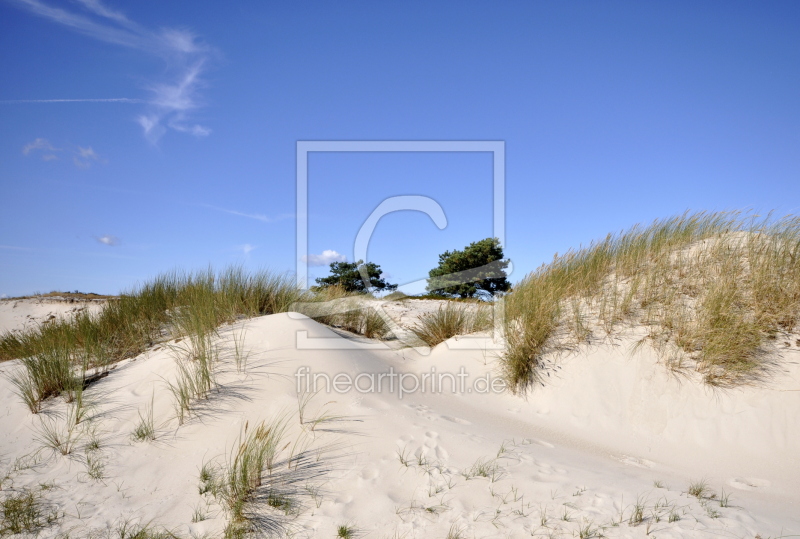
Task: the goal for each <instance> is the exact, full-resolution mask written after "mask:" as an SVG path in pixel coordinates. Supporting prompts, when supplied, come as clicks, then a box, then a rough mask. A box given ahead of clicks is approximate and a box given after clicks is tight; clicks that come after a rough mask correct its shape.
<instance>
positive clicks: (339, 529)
mask: <svg viewBox="0 0 800 539" xmlns="http://www.w3.org/2000/svg"><path fill="white" fill-rule="evenodd" d="M357 531H358V530H357V528H356V527H355V526H353V525H352V524H339V525H338V526H336V537H338V538H339V539H353V538H354V537H356V533H357Z"/></svg>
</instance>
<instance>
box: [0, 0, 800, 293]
mask: <svg viewBox="0 0 800 539" xmlns="http://www.w3.org/2000/svg"><path fill="white" fill-rule="evenodd" d="M496 4H500V5H496ZM798 24H800V4H798V3H797V2H769V3H756V2H674V1H669V2H666V1H665V2H518V3H514V2H505V3H489V2H436V3H431V2H403V3H388V2H382V3H374V2H348V3H332V2H316V3H307V2H285V3H277V2H256V1H243V2H236V3H229V4H222V3H219V2H215V3H212V2H207V1H193V2H180V1H174V2H154V1H149V0H141V1H137V2H127V3H123V2H120V1H112V0H72V1H61V2H58V1H55V0H0V50H2V54H0V72H2V73H3V76H2V77H0V125H2V129H0V182H1V183H0V200H2V204H1V205H0V208H2V209H1V210H0V295H9V296H13V295H20V294H27V293H31V292H34V291H41V292H47V291H50V290H53V289H60V290H74V289H79V290H82V291H93V292H101V293H116V292H119V291H120V290H124V289H126V288H129V287H131V286H132V285H134V284H136V283H137V282H141V281H143V280H146V279H147V278H149V277H152V276H154V275H156V274H158V273H160V272H162V271H166V270H170V269H173V268H181V269H187V270H191V269H202V268H205V267H207V266H208V265H209V264H212V265H214V266H215V267H224V266H226V265H229V264H243V265H245V266H246V267H248V268H252V269H257V268H272V269H274V270H277V271H294V269H295V263H296V260H297V254H296V253H295V152H296V142H297V141H298V140H502V141H505V145H506V146H505V151H506V204H505V207H506V210H505V213H506V241H505V249H506V255H507V256H508V257H510V258H511V259H512V261H513V262H514V267H515V271H514V273H513V274H512V276H511V278H512V280H517V279H519V278H521V277H522V276H523V275H524V274H525V273H527V272H528V271H531V270H533V269H534V268H536V267H537V266H538V265H539V264H541V263H542V262H545V261H547V260H549V259H551V258H552V256H553V254H554V253H556V252H564V251H566V250H567V249H568V248H570V247H576V246H578V245H579V244H581V243H583V244H585V243H588V242H589V241H591V240H592V239H596V238H600V237H603V236H605V234H606V233H608V232H611V231H617V230H620V229H622V228H627V227H629V226H631V225H633V224H635V223H639V222H649V221H652V220H653V219H656V218H660V217H666V216H670V215H674V214H678V213H682V212H684V211H685V210H687V209H691V210H725V209H752V210H754V211H757V212H765V211H769V210H775V211H777V212H778V213H780V214H788V213H795V214H797V213H800V181H798V180H800V99H799V98H798V96H800V32H798V31H797V28H798ZM491 181H492V160H491V156H490V154H483V153H477V154H467V153H448V154H437V155H433V154H390V153H373V154H366V153H365V154H361V153H348V154H335V153H316V154H312V155H311V157H310V160H309V250H310V253H309V254H310V255H315V256H314V257H312V259H311V260H312V262H313V261H317V262H321V261H327V260H331V259H333V258H335V255H331V252H335V253H336V254H337V255H341V256H344V257H347V258H348V259H350V260H352V256H353V242H354V239H355V235H356V233H357V231H358V228H359V227H360V226H361V223H363V221H364V219H365V218H366V217H367V216H368V215H369V213H370V212H371V211H372V210H373V209H374V208H375V207H376V206H377V205H378V204H379V203H380V202H381V201H382V200H383V199H385V198H386V197H390V196H397V195H410V194H414V195H425V196H429V197H432V198H434V199H435V200H437V201H438V202H439V203H440V205H441V206H442V208H443V209H444V211H445V213H446V215H447V218H448V226H447V227H446V228H445V229H444V230H439V229H437V228H436V227H435V226H434V225H433V223H432V222H431V220H430V219H429V218H428V217H426V216H425V215H423V214H421V213H415V212H402V213H395V214H393V215H390V216H387V217H385V218H384V219H383V220H382V221H381V223H380V225H379V226H378V228H377V230H376V233H375V235H374V236H373V238H372V241H371V243H370V251H369V253H370V258H371V259H372V261H374V262H376V263H378V264H380V265H381V266H382V268H383V269H384V270H385V271H386V272H387V273H388V274H389V275H390V280H391V281H392V282H399V283H401V284H402V283H405V282H410V281H415V280H417V279H420V278H422V277H424V276H426V275H427V271H428V270H429V269H431V268H432V267H434V266H435V265H436V263H437V256H438V254H439V253H441V252H443V251H445V250H448V249H454V248H462V247H464V246H465V245H466V244H468V243H470V242H472V241H476V240H479V239H481V238H484V237H487V236H491V235H492V213H491V212H492V198H491ZM326 251H328V253H327V255H324V253H325V252H326ZM301 254H302V253H301ZM311 271H312V275H315V276H322V275H325V274H326V273H327V271H326V267H325V266H318V267H313V268H311Z"/></svg>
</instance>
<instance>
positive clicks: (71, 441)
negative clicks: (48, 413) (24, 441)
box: [36, 414, 78, 455]
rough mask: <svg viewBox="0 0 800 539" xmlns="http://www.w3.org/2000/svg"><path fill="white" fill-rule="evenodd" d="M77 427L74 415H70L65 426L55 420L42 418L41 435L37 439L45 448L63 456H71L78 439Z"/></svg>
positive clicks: (40, 424)
mask: <svg viewBox="0 0 800 539" xmlns="http://www.w3.org/2000/svg"><path fill="white" fill-rule="evenodd" d="M76 427H77V426H76V424H75V420H74V418H73V416H72V414H68V416H67V419H66V421H65V423H64V424H63V425H60V424H59V423H58V421H57V420H55V419H51V418H40V420H39V433H38V436H37V437H36V439H37V440H38V441H39V443H41V444H42V445H43V446H44V447H47V448H49V449H53V450H54V451H58V452H59V453H61V454H62V455H69V454H70V453H72V450H73V449H74V447H75V442H76V440H77V438H78V433H77V428H76Z"/></svg>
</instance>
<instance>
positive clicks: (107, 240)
mask: <svg viewBox="0 0 800 539" xmlns="http://www.w3.org/2000/svg"><path fill="white" fill-rule="evenodd" d="M95 239H96V240H97V241H98V242H100V243H102V244H103V245H108V246H109V247H113V246H114V245H119V238H117V237H115V236H111V235H109V234H106V235H104V236H97V237H95Z"/></svg>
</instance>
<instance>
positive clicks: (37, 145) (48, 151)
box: [22, 138, 107, 168]
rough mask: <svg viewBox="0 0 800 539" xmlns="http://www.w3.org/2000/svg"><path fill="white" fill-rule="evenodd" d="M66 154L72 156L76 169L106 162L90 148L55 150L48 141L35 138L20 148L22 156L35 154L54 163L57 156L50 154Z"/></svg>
mask: <svg viewBox="0 0 800 539" xmlns="http://www.w3.org/2000/svg"><path fill="white" fill-rule="evenodd" d="M65 151H66V152H68V153H71V154H72V162H73V163H74V164H75V166H76V167H78V168H89V167H91V166H92V163H95V162H100V163H105V162H107V161H106V160H105V159H103V158H102V157H100V156H99V155H98V154H97V152H95V151H94V150H93V149H92V147H91V146H88V147H86V148H83V147H81V146H76V147H73V148H72V149H69V148H67V149H65V148H56V147H54V146H53V145H52V144H51V143H50V141H49V140H47V139H46V138H37V139H36V140H34V141H33V142H29V143H28V144H26V145H25V146H23V147H22V155H26V156H27V155H31V154H37V155H39V156H40V157H41V159H42V160H43V161H54V160H56V159H58V156H57V155H56V154H55V153H52V152H65Z"/></svg>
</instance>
